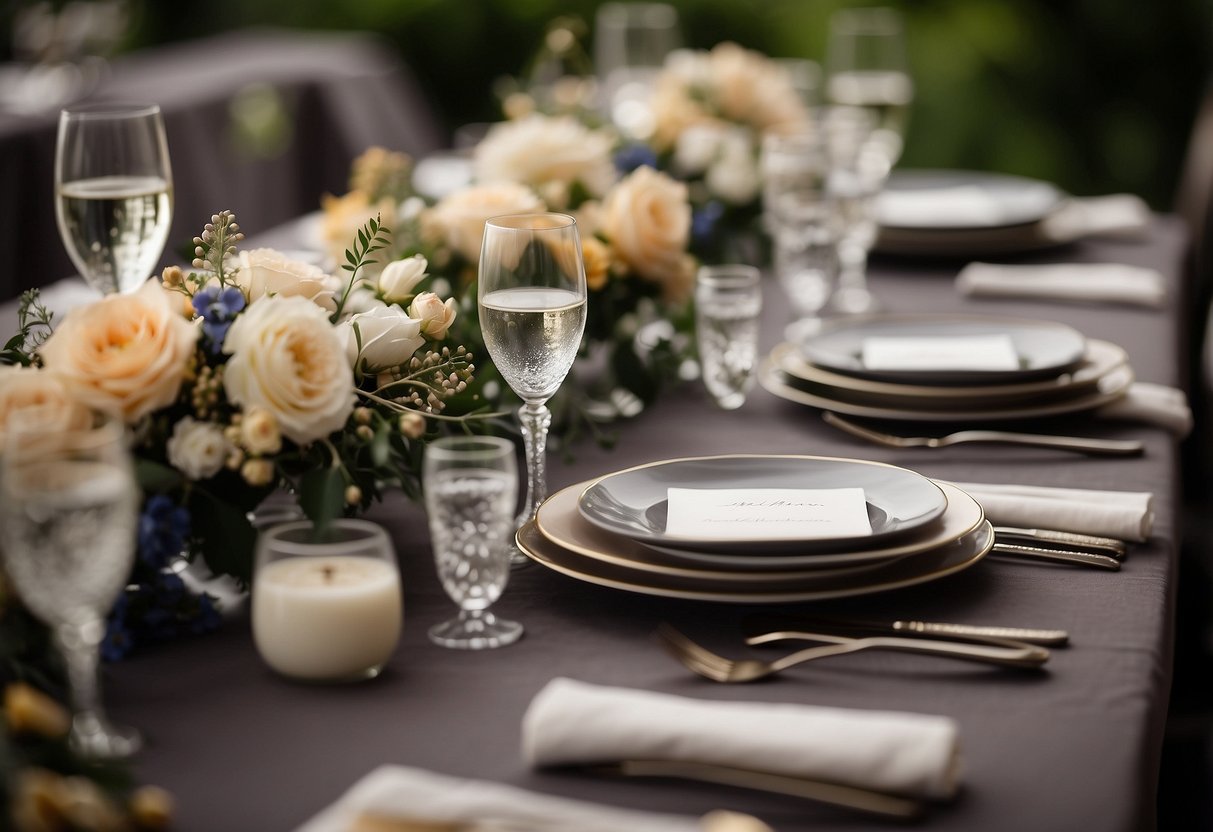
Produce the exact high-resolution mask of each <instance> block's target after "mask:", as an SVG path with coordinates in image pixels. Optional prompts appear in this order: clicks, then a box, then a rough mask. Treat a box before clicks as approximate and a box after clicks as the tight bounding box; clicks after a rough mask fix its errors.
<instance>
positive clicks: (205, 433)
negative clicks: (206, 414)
mask: <svg viewBox="0 0 1213 832" xmlns="http://www.w3.org/2000/svg"><path fill="white" fill-rule="evenodd" d="M165 447H166V449H167V450H168V464H169V465H171V466H173V467H174V468H176V469H177V470H178V471H180V472H181V473H183V474H185V476H186V477H187V478H189V479H191V480H205V479H208V478H210V477H213V476H215V474H217V473H219V470H220V469H221V468H222V467H223V463H224V462H225V461H226V460H227V455H228V454H229V453H231V451H232V446H231V444H229V443H228V441H227V439H226V438H224V436H223V428H221V427H219V425H216V424H215V423H214V422H199V421H198V420H197V419H195V418H193V417H192V416H186V417H185V418H183V419H182V420H181V421H179V422H177V424H175V425H173V435H172V436H170V437H169V439H168V443H167V444H166V446H165Z"/></svg>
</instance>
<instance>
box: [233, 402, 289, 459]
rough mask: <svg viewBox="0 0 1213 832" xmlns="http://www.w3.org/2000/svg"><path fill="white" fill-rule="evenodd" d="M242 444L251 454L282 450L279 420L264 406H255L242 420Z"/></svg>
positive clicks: (272, 452) (273, 452) (271, 452)
mask: <svg viewBox="0 0 1213 832" xmlns="http://www.w3.org/2000/svg"><path fill="white" fill-rule="evenodd" d="M240 444H241V445H243V446H244V449H245V450H246V451H248V452H249V453H250V454H257V455H261V454H276V453H278V451H280V450H282V431H281V430H279V429H278V420H277V419H275V418H274V414H273V413H271V412H270V411H268V410H266V409H265V408H264V407H253V408H250V409H249V412H248V413H245V414H244V419H243V421H241V422H240Z"/></svg>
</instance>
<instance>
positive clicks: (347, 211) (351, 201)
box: [320, 190, 405, 271]
mask: <svg viewBox="0 0 1213 832" xmlns="http://www.w3.org/2000/svg"><path fill="white" fill-rule="evenodd" d="M320 206H321V209H322V210H323V214H322V217H321V224H320V236H321V237H322V238H323V240H324V247H325V251H326V252H327V253H328V256H329V259H330V260H332V261H333V262H334V263H344V262H345V251H346V249H348V248H349V247H350V246H351V245H352V244H353V242H354V241H355V240H357V239H358V232H359V230H361V228H362V226H364V225H366V223H367V221H368V220H372V219H374V218H375V217H376V216H378V217H379V221H380V222H382V223H383V224H384V225H385V226H387V227H388V228H395V227H396V226H397V225H399V224H400V221H401V220H402V219H405V218H404V217H402V216H400V215H398V214H397V208H398V207H399V206H397V205H396V201H395V200H394V199H391V198H386V197H385V198H384V199H380V200H378V201H377V202H373V203H372V202H371V200H370V197H369V196H367V194H366V192H365V191H361V190H352V191H350V192H349V193H347V194H345V195H344V196H331V195H329V194H325V195H324V196H323V197H321V199H320ZM371 256H372V258H373V263H372V265H371V266H370V267H369V268H370V270H372V271H373V270H375V269H376V268H378V267H379V265H381V264H382V263H383V262H384V260H385V259H386V257H387V256H388V252H387V251H386V250H384V251H376V252H372V255H371Z"/></svg>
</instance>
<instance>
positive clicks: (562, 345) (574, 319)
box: [476, 214, 586, 563]
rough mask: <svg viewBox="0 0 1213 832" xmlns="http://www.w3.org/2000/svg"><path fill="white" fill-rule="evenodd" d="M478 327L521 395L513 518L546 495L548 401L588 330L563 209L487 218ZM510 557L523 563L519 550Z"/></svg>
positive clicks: (572, 226) (578, 266)
mask: <svg viewBox="0 0 1213 832" xmlns="http://www.w3.org/2000/svg"><path fill="white" fill-rule="evenodd" d="M476 294H477V302H478V306H479V312H480V330H481V332H482V333H483V335H484V345H485V347H487V348H488V351H489V355H490V356H491V357H492V359H493V364H494V365H495V366H496V367H497V370H498V372H500V373H501V377H502V378H504V379H505V381H506V383H507V384H508V385H510V388H511V389H512V390H513V391H514V392H515V393H517V394H518V396H519V397H520V398H521V399H522V401H523V405H522V407H520V408H519V409H518V419H519V422H520V423H521V425H522V438H523V441H524V443H525V445H526V473H527V489H526V502H525V504H524V505H523V509H522V513H521V514H520V515H519V516H518V525H519V526H521V525H522V524H523V523H525V522H527V521H528V520H530V519H532V518H533V517H534V516H535V512H536V511H537V510H538V508H539V504H540V503H541V502H543V500H544V498H545V497H546V496H547V472H546V464H545V456H544V455H545V450H546V447H547V438H548V427H549V425H551V422H552V414H551V411H549V410H548V408H547V405H546V403H547V401H548V399H550V398H551V397H552V396H553V395H554V394H555V393H556V391H557V390H558V389H559V388H560V385H561V383H562V382H563V381H564V377H565V376H566V375H568V372H569V368H570V367H571V366H572V365H573V359H575V358H576V357H577V351H578V349H579V348H580V346H581V334H582V332H583V331H584V330H585V317H586V285H585V265H584V263H583V262H582V257H581V238H580V237H579V236H578V234H577V221H576V220H574V219H573V218H572V217H570V216H566V215H564V214H513V215H510V216H504V217H494V218H492V219H490V220H488V221H487V222H486V223H485V224H484V242H483V244H482V246H481V250H480V275H479V285H478V287H477V292H476ZM511 561H512V562H513V563H527V562H529V561H527V560H526V559H525V557H524V556H523V555H522V554H521V553H519V552H517V551H516V550H515V551H514V552H513V553H512V554H511Z"/></svg>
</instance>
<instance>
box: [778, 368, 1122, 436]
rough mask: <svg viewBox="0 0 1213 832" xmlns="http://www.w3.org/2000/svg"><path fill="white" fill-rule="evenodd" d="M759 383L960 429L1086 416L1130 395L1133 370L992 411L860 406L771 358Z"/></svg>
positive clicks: (839, 407) (830, 404)
mask: <svg viewBox="0 0 1213 832" xmlns="http://www.w3.org/2000/svg"><path fill="white" fill-rule="evenodd" d="M758 383H759V384H760V385H762V387H763V388H765V389H766V390H767V391H768V392H769V393H772V394H774V395H776V396H778V397H779V398H781V399H786V400H788V401H790V402H796V403H797V404H804V405H808V406H809V407H815V408H817V409H818V410H832V411H834V412H835V413H841V414H843V415H846V416H861V417H866V418H869V419H889V420H893V421H902V422H945V423H951V424H957V425H963V424H980V423H983V422H1001V421H1015V420H1019V419H1040V418H1044V417H1046V416H1064V415H1067V414H1071V413H1082V412H1083V411H1086V410H1094V409H1095V408H1097V407H1101V406H1103V405H1105V404H1110V403H1111V402H1114V401H1116V400H1117V399H1120V398H1122V397H1123V396H1124V394H1125V393H1126V392H1128V389H1129V385H1131V384H1132V383H1133V369H1132V368H1131V367H1130V366H1129V365H1127V364H1122V365H1121V366H1119V367H1117V368H1115V369H1113V370H1112V371H1111V372H1109V373H1108V374H1107V375H1106V376H1104V377H1103V378H1101V379H1100V380H1099V382H1098V384H1097V385H1096V387H1095V389H1094V390H1092V391H1091V392H1088V393H1083V394H1082V395H1079V396H1074V397H1072V398H1064V399H1060V400H1058V401H1044V402H1038V401H1029V402H1026V403H1024V404H1022V405H1017V406H994V407H989V408H961V407H949V408H945V409H940V410H934V409H919V408H909V407H896V406H886V405H876V404H860V403H858V402H853V401H849V400H846V399H841V398H835V397H833V396H831V395H830V393H829V391H828V388H811V389H810V388H809V387H808V385H807V383H806V382H803V381H800V380H798V379H794V378H792V377H791V376H788V375H787V374H786V373H784V372H782V371H781V370H780V369H779V368H778V367H777V366H776V365H775V364H774V362H772V361H771V359H770V358H767V359H766V360H765V361H763V362H762V364H761V365H760V366H759V368H758Z"/></svg>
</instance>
